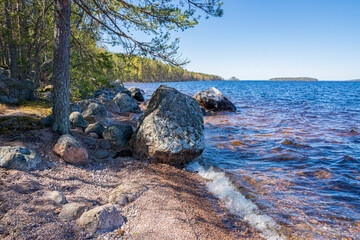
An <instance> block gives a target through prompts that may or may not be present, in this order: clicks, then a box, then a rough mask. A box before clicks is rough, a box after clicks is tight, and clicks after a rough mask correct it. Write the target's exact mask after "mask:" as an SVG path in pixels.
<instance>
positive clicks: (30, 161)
mask: <svg viewBox="0 0 360 240" xmlns="http://www.w3.org/2000/svg"><path fill="white" fill-rule="evenodd" d="M41 164H42V160H41V158H40V156H39V155H37V154H36V153H35V152H34V151H32V150H30V149H28V148H24V147H20V146H17V147H12V146H4V147H0V167H3V168H8V169H17V170H34V169H37V168H39V167H40V166H41Z"/></svg>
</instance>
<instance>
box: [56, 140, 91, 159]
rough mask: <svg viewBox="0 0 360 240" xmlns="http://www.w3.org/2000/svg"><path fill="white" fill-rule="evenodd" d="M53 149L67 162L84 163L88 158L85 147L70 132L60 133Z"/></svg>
mask: <svg viewBox="0 0 360 240" xmlns="http://www.w3.org/2000/svg"><path fill="white" fill-rule="evenodd" d="M53 151H54V152H55V153H56V154H57V155H59V156H60V157H61V158H62V159H64V161H65V162H67V163H72V164H85V163H86V162H87V160H88V153H87V151H86V148H84V147H83V146H82V144H81V143H80V142H78V141H77V140H76V139H75V138H74V137H73V136H71V135H70V134H65V135H62V136H61V137H60V138H59V139H58V140H57V142H56V144H55V146H54V148H53Z"/></svg>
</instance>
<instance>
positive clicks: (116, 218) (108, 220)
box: [77, 204, 124, 233]
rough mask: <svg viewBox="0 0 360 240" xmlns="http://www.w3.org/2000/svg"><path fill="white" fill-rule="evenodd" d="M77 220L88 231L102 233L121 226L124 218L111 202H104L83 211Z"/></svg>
mask: <svg viewBox="0 0 360 240" xmlns="http://www.w3.org/2000/svg"><path fill="white" fill-rule="evenodd" d="M77 222H78V223H79V225H81V226H82V227H84V228H86V230H87V231H88V232H90V233H96V232H99V233H104V232H108V231H112V230H114V229H116V228H119V227H121V226H122V225H123V223H124V219H123V217H122V216H121V215H120V213H119V211H118V210H117V209H116V207H115V206H114V205H113V204H106V205H103V206H99V207H95V208H94V209H91V210H90V211H87V212H84V213H83V214H82V215H81V217H80V218H79V219H78V221H77Z"/></svg>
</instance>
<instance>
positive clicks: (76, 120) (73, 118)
mask: <svg viewBox="0 0 360 240" xmlns="http://www.w3.org/2000/svg"><path fill="white" fill-rule="evenodd" d="M69 119H70V122H71V125H73V126H74V127H79V128H87V127H88V126H89V123H88V122H87V121H86V120H85V118H84V117H83V115H81V113H79V112H72V113H71V114H70V117H69Z"/></svg>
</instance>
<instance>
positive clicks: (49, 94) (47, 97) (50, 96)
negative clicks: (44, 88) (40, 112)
mask: <svg viewBox="0 0 360 240" xmlns="http://www.w3.org/2000/svg"><path fill="white" fill-rule="evenodd" d="M40 97H41V98H43V99H45V100H46V101H49V102H51V101H52V99H53V94H52V92H44V93H42V94H41V96H40Z"/></svg>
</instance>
